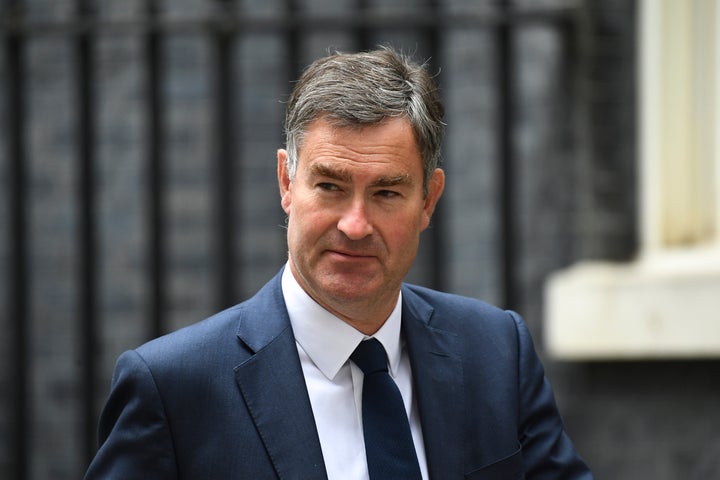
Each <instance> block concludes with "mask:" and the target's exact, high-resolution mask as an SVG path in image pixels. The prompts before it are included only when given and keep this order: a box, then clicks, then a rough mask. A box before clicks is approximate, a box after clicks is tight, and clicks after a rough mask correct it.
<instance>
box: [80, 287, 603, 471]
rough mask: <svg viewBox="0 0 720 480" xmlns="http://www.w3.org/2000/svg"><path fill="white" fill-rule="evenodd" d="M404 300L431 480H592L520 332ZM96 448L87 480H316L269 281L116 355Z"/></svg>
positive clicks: (447, 304)
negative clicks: (219, 308) (212, 313)
mask: <svg viewBox="0 0 720 480" xmlns="http://www.w3.org/2000/svg"><path fill="white" fill-rule="evenodd" d="M402 288H403V309H402V329H403V335H404V336H405V341H406V344H407V349H408V354H409V357H410V363H411V366H412V371H413V378H414V382H415V395H416V396H417V403H418V408H419V411H420V418H421V424H422V432H423V438H424V443H425V452H426V455H427V463H428V468H429V472H430V477H431V478H432V479H437V480H449V479H462V478H466V479H516V478H517V479H519V478H530V479H552V480H558V479H588V478H592V476H591V474H590V472H589V471H588V469H587V467H586V466H585V464H584V463H583V461H582V460H581V459H580V458H579V456H578V455H577V453H576V452H575V450H574V448H573V446H572V443H571V441H570V440H569V438H568V437H567V436H566V435H565V433H564V430H563V425H562V421H561V419H560V415H559V414H558V411H557V408H556V406H555V400H554V398H553V393H552V390H551V388H550V385H549V384H548V382H547V380H546V379H545V375H544V373H543V368H542V365H541V363H540V361H539V359H538V357H537V355H536V353H535V350H534V348H533V345H532V340H531V338H530V334H529V332H528V330H527V328H526V327H525V325H524V323H523V322H522V320H521V319H520V318H519V317H518V316H517V315H516V314H514V313H512V312H506V311H502V310H499V309H497V308H495V307H492V306H490V305H488V304H486V303H483V302H480V301H478V300H473V299H469V298H465V297H459V296H455V295H449V294H444V293H439V292H436V291H432V290H429V289H425V288H421V287H417V286H412V285H407V284H406V285H403V287H402ZM99 435H100V448H99V450H98V452H97V455H96V457H95V459H94V460H93V461H92V463H91V465H90V468H89V470H88V472H87V475H86V479H153V480H161V479H192V480H200V479H202V480H210V479H221V480H227V479H252V480H260V479H277V478H280V479H301V480H313V479H326V478H327V474H326V472H325V466H324V463H323V456H322V452H321V449H320V442H319V440H318V435H317V430H316V428H315V422H314V419H313V412H312V408H311V406H310V400H309V397H308V393H307V388H306V385H305V380H304V378H303V372H302V369H301V366H300V360H299V357H298V352H297V347H296V344H295V338H294V336H293V332H292V328H291V325H290V320H289V317H288V313H287V310H286V308H285V302H284V300H283V295H282V289H281V284H280V275H278V276H276V277H275V278H274V279H273V280H271V281H270V282H269V283H268V284H267V285H265V287H263V289H262V290H260V291H259V292H258V293H257V294H256V295H255V296H254V297H253V298H252V299H250V300H248V301H246V302H243V303H240V304H239V305H236V306H235V307H232V308H230V309H228V310H226V311H224V312H221V313H219V314H217V315H215V316H213V317H211V318H209V319H207V320H204V321H202V322H199V323H197V324H194V325H191V326H189V327H187V328H184V329H182V330H179V331H177V332H175V333H172V334H169V335H166V336H164V337H161V338H158V339H156V340H153V341H151V342H149V343H147V344H145V345H143V346H141V347H139V348H138V349H136V350H132V351H128V352H125V353H124V354H123V355H121V356H120V358H119V359H118V362H117V365H116V368H115V373H114V375H113V380H112V389H111V393H110V396H109V398H108V400H107V403H106V405H105V408H104V409H103V412H102V415H101V418H100V425H99ZM358 448H360V447H358Z"/></svg>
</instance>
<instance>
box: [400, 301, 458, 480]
mask: <svg viewBox="0 0 720 480" xmlns="http://www.w3.org/2000/svg"><path fill="white" fill-rule="evenodd" d="M432 314H433V308H432V307H431V306H430V305H429V304H428V303H427V302H425V301H424V300H422V299H421V298H420V297H418V296H417V295H416V294H415V293H413V292H412V291H410V290H409V289H407V288H404V289H403V319H402V324H403V332H404V335H405V341H406V342H407V347H408V355H409V357H410V364H411V366H412V371H413V383H414V387H415V395H416V398H417V402H418V409H419V412H420V419H421V420H420V422H421V424H422V429H423V440H424V443H425V455H426V458H427V463H428V471H429V473H430V478H462V476H463V452H464V448H463V444H462V439H463V438H464V435H463V422H464V418H465V405H464V402H463V399H464V398H465V396H464V395H463V392H462V388H463V372H462V361H461V356H460V348H459V342H458V338H457V335H456V334H455V333H453V332H448V331H444V330H439V329H436V328H433V327H431V326H430V318H431V317H432Z"/></svg>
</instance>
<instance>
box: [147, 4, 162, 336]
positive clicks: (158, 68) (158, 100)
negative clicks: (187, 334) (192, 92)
mask: <svg viewBox="0 0 720 480" xmlns="http://www.w3.org/2000/svg"><path fill="white" fill-rule="evenodd" d="M147 16H148V20H149V23H150V24H152V25H155V22H154V21H155V20H156V18H157V16H158V7H157V3H156V1H155V0H148V3H147ZM145 41H146V44H145V48H146V55H145V59H146V69H147V88H148V94H147V95H148V112H147V115H148V137H147V139H146V142H147V162H148V163H147V176H148V182H147V199H148V204H149V209H148V217H147V222H148V225H147V228H148V275H149V281H150V296H149V299H148V315H149V319H148V327H149V332H148V335H149V337H150V338H155V337H159V336H160V335H162V334H163V333H165V329H166V321H165V306H166V301H165V298H166V297H165V254H164V251H165V249H164V244H165V233H164V222H163V218H164V212H165V203H164V199H165V182H164V178H163V177H164V174H165V172H164V170H165V165H164V155H165V152H164V140H165V131H164V128H163V119H162V112H163V108H164V105H163V95H162V61H163V57H162V51H161V48H162V45H161V39H160V33H159V32H158V30H157V29H156V28H151V29H150V30H149V31H148V33H147V37H146V39H145Z"/></svg>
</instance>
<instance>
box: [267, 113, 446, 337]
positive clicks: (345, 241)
mask: <svg viewBox="0 0 720 480" xmlns="http://www.w3.org/2000/svg"><path fill="white" fill-rule="evenodd" d="M298 155H299V158H298V166H297V171H296V174H295V178H294V179H293V180H292V181H290V179H289V178H288V175H287V169H286V164H285V159H286V156H287V153H286V152H285V151H284V150H280V151H279V152H278V180H279V183H280V193H281V197H282V206H283V209H284V210H285V213H287V215H288V235H287V236H288V249H289V252H290V268H291V269H292V272H293V274H294V275H295V278H296V279H297V280H298V282H299V283H300V285H301V286H302V287H303V288H304V289H305V291H306V292H307V293H308V294H309V295H310V296H311V297H312V298H313V299H314V300H315V301H317V302H318V303H319V304H320V305H322V306H323V307H325V308H326V309H328V310H329V311H331V312H333V313H334V314H336V315H338V316H339V317H340V318H343V319H344V320H345V321H348V322H349V323H351V324H353V325H354V326H356V328H358V325H356V323H357V322H361V323H367V322H375V323H377V322H380V323H379V324H378V325H377V328H379V326H380V325H382V322H384V320H385V319H386V318H387V316H388V315H389V314H390V312H391V311H392V309H393V308H394V306H395V303H396V302H397V295H398V292H399V289H400V284H401V282H402V280H403V278H404V277H405V275H406V274H407V272H408V270H409V269H410V267H411V265H412V263H413V261H414V259H415V256H416V254H417V249H418V242H419V236H420V232H421V231H422V230H424V229H425V228H426V227H427V226H428V224H429V222H430V217H431V215H432V212H433V210H434V208H435V204H436V203H437V201H438V199H439V198H440V195H441V193H442V190H443V186H444V174H443V172H442V170H440V169H437V170H435V172H434V173H433V176H432V178H431V180H430V182H429V184H428V194H427V196H425V195H424V194H423V176H424V175H423V167H422V160H421V157H420V152H419V150H418V147H417V144H416V142H415V137H414V134H413V131H412V128H411V126H410V124H409V122H408V121H407V120H406V119H403V118H395V119H389V120H386V121H384V122H382V123H380V124H377V125H371V126H364V127H333V126H332V125H330V124H329V123H328V122H327V121H325V120H324V119H318V120H316V121H315V122H314V123H312V124H311V125H310V128H309V129H308V130H307V133H306V136H305V138H304V141H303V144H302V147H301V149H300V152H299V154H298ZM383 315H384V317H383ZM363 316H366V317H368V318H361V317H363ZM370 317H374V318H370ZM377 328H375V330H376V329H377ZM359 329H361V330H362V328H359ZM371 330H372V329H371Z"/></svg>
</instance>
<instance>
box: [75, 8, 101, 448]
mask: <svg viewBox="0 0 720 480" xmlns="http://www.w3.org/2000/svg"><path fill="white" fill-rule="evenodd" d="M92 13H93V12H92V7H91V5H90V2H89V1H88V0H79V1H78V14H79V16H80V18H84V19H85V20H86V21H90V20H91V17H92ZM93 40H94V39H93V38H92V32H91V31H89V30H88V31H82V32H81V33H80V34H79V36H78V38H77V52H78V61H77V73H78V78H77V83H76V85H77V101H78V102H79V109H78V111H79V117H78V135H79V137H78V213H79V215H78V247H79V248H78V261H79V292H78V294H79V304H78V307H79V312H80V336H81V344H82V347H81V357H82V363H81V365H82V367H81V368H82V378H83V383H82V399H81V409H82V414H81V419H82V428H83V453H84V455H85V457H86V460H87V461H88V462H89V461H90V460H91V459H92V456H93V455H94V452H95V445H96V441H95V424H96V419H97V415H96V411H95V410H96V409H95V385H96V378H97V375H96V373H97V368H96V364H97V354H98V350H97V337H98V326H97V293H98V289H97V286H96V285H97V282H96V281H97V275H96V266H97V258H98V256H97V248H96V243H95V233H96V221H95V214H96V211H95V201H96V180H97V179H96V175H95V173H96V172H95V145H96V141H95V140H96V137H95V135H96V131H95V101H96V95H95V72H94V62H93Z"/></svg>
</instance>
